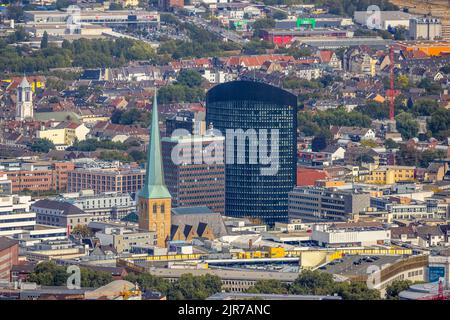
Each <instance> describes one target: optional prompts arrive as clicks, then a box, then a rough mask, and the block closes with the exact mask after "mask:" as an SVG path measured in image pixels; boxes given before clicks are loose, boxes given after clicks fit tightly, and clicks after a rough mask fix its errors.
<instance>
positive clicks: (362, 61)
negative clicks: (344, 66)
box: [349, 53, 377, 77]
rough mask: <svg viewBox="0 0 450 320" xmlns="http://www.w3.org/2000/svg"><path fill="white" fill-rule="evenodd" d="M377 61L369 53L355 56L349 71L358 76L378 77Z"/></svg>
mask: <svg viewBox="0 0 450 320" xmlns="http://www.w3.org/2000/svg"><path fill="white" fill-rule="evenodd" d="M376 65H377V59H375V58H372V57H371V56H370V55H369V54H367V53H361V54H357V55H354V56H352V57H351V58H350V61H349V71H350V72H352V73H356V74H361V75H367V76H370V77H374V76H375V75H376Z"/></svg>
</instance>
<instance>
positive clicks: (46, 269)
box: [29, 261, 113, 288]
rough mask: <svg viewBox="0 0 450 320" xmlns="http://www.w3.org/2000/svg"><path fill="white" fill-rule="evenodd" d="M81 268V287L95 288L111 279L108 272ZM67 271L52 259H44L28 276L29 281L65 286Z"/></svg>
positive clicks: (45, 284)
mask: <svg viewBox="0 0 450 320" xmlns="http://www.w3.org/2000/svg"><path fill="white" fill-rule="evenodd" d="M80 269H81V287H93V288H97V287H100V286H104V285H106V284H108V283H110V282H111V281H112V280H113V279H112V276H111V274H110V273H108V272H104V271H96V270H92V269H88V268H83V267H82V268H80ZM68 277H69V273H67V269H66V267H64V266H59V265H57V264H56V263H55V262H53V261H44V262H41V263H39V264H38V265H36V267H35V268H34V270H33V272H32V273H31V274H30V276H29V281H30V282H36V283H37V284H39V285H43V286H65V285H66V284H67V278H68Z"/></svg>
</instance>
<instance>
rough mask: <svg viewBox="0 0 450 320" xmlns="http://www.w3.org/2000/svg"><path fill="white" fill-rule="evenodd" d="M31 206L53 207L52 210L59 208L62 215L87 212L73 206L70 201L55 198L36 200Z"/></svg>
mask: <svg viewBox="0 0 450 320" xmlns="http://www.w3.org/2000/svg"><path fill="white" fill-rule="evenodd" d="M32 207H33V208H44V209H53V210H61V211H62V212H63V214H64V215H66V216H67V215H80V214H87V213H86V212H84V211H83V210H81V209H80V208H78V207H77V206H74V205H73V204H71V203H68V202H64V201H57V200H49V199H42V200H38V201H36V202H35V203H34V204H33V205H32Z"/></svg>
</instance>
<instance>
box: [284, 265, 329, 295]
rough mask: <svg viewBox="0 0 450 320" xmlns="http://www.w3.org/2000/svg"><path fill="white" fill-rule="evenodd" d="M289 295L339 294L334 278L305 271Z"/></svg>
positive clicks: (293, 285) (290, 289)
mask: <svg viewBox="0 0 450 320" xmlns="http://www.w3.org/2000/svg"><path fill="white" fill-rule="evenodd" d="M289 293H292V294H304V295H330V294H334V293H337V290H336V287H335V282H334V280H333V276H332V275H331V274H329V273H325V272H320V271H317V270H315V271H311V270H304V271H302V272H301V273H300V275H299V276H298V278H297V279H296V280H295V281H294V282H293V283H292V285H291V286H290V288H289Z"/></svg>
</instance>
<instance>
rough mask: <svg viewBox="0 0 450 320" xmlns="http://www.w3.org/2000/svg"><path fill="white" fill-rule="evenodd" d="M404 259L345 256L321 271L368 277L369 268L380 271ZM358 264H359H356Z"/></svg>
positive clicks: (398, 257)
mask: <svg viewBox="0 0 450 320" xmlns="http://www.w3.org/2000/svg"><path fill="white" fill-rule="evenodd" d="M367 257H369V258H371V260H369V261H364V259H365V258H367ZM401 259H402V256H376V255H355V256H344V257H343V258H342V259H340V260H335V261H333V262H330V263H329V264H327V265H326V266H324V267H321V268H319V270H320V271H323V272H326V273H330V274H337V275H340V276H348V277H351V276H366V275H368V273H367V268H368V267H369V266H374V265H376V266H378V267H380V269H381V268H382V267H383V266H385V265H387V264H389V265H390V264H394V263H395V262H397V261H399V260H401ZM355 263H357V264H355Z"/></svg>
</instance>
